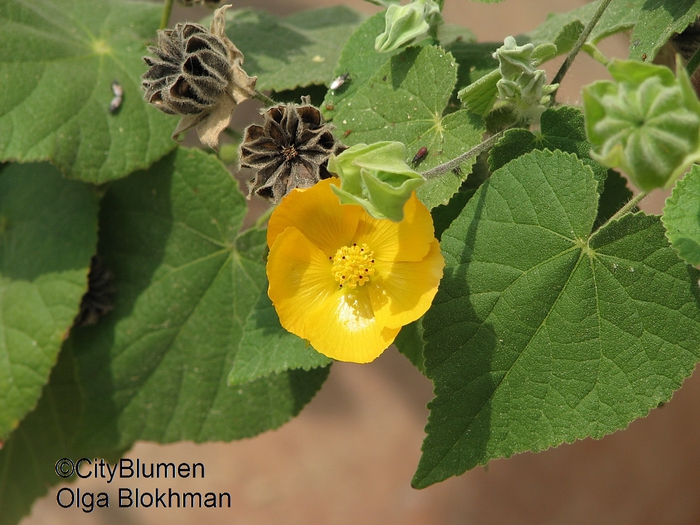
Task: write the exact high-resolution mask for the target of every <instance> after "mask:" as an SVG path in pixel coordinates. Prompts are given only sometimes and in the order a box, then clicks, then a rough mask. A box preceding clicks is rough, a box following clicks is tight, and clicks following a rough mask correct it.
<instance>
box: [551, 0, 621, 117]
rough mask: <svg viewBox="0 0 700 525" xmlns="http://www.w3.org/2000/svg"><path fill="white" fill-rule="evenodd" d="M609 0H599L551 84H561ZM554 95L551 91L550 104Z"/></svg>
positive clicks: (610, 0)
mask: <svg viewBox="0 0 700 525" xmlns="http://www.w3.org/2000/svg"><path fill="white" fill-rule="evenodd" d="M610 2H612V0H601V1H600V5H599V6H598V9H596V12H595V13H594V14H593V17H592V18H591V19H590V20H589V21H588V25H587V26H586V27H585V28H584V29H583V32H582V33H581V35H580V36H579V37H578V40H577V41H576V43H575V44H574V47H573V48H572V49H571V51H570V52H569V55H568V56H567V57H566V60H564V63H563V64H562V65H561V67H560V68H559V71H557V74H556V75H555V77H554V80H552V84H561V81H562V80H563V79H564V75H566V73H567V71H569V68H570V67H571V64H573V62H574V59H575V58H576V55H578V52H579V51H581V48H582V47H583V45H584V44H585V43H586V40H588V37H589V36H590V34H591V31H593V28H594V27H595V26H596V24H597V23H598V21H599V20H600V17H601V16H603V13H604V12H605V10H606V9H607V7H608V6H609V5H610ZM556 96H557V92H556V91H555V92H554V93H552V98H551V99H550V104H554V98H555V97H556Z"/></svg>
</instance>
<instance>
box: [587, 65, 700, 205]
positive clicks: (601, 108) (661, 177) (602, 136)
mask: <svg viewBox="0 0 700 525" xmlns="http://www.w3.org/2000/svg"><path fill="white" fill-rule="evenodd" d="M608 70H609V71H610V74H611V75H612V77H613V79H615V81H616V82H610V81H598V82H594V83H593V84H591V85H589V86H586V87H585V88H584V90H583V107H584V113H585V116H586V134H587V135H588V139H589V140H590V141H591V143H592V144H593V145H594V147H595V150H594V151H593V152H591V157H593V158H594V159H595V160H597V161H598V162H600V163H601V164H603V165H605V166H608V167H610V168H620V169H621V170H622V171H624V172H625V173H627V175H629V177H630V179H631V180H632V182H633V183H634V185H635V186H637V187H638V188H639V189H641V190H643V191H650V190H652V189H655V188H663V187H666V188H668V187H670V186H671V185H672V184H673V183H674V182H675V181H676V179H677V178H678V177H679V176H680V175H681V174H682V173H684V172H685V171H686V170H687V169H688V167H689V166H690V165H691V164H692V163H693V162H695V161H697V160H700V101H698V99H697V97H696V95H695V91H694V90H693V87H692V85H691V83H690V79H689V78H688V75H687V73H686V72H685V70H684V68H683V67H682V66H681V65H680V64H677V67H676V70H677V76H675V77H674V75H673V73H672V72H671V71H670V70H669V69H668V68H665V67H663V66H656V65H653V64H645V63H641V62H637V61H631V60H630V61H623V60H613V61H612V62H611V63H610V65H609V66H608Z"/></svg>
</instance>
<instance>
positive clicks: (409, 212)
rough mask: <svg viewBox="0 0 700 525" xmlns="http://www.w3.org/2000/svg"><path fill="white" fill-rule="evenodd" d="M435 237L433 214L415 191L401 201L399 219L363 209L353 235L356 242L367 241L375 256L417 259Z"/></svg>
mask: <svg viewBox="0 0 700 525" xmlns="http://www.w3.org/2000/svg"><path fill="white" fill-rule="evenodd" d="M434 239H435V230H434V228H433V218H432V217H431V216H430V211H428V208H426V207H425V205H424V204H423V203H422V202H420V201H419V200H418V197H416V194H415V192H414V193H413V194H412V195H411V198H410V199H408V201H406V204H405V205H404V219H403V220H402V221H401V222H394V221H390V220H387V219H375V218H373V217H370V216H369V215H368V214H366V213H365V214H363V217H362V218H361V219H360V222H359V224H358V225H357V234H356V235H355V242H357V243H358V244H362V243H367V246H369V247H370V249H371V250H372V251H373V252H374V257H375V259H378V260H382V261H420V260H422V259H423V258H424V257H425V256H426V254H427V253H428V250H429V249H430V243H431V242H432V241H433V240H434Z"/></svg>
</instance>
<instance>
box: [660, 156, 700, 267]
mask: <svg viewBox="0 0 700 525" xmlns="http://www.w3.org/2000/svg"><path fill="white" fill-rule="evenodd" d="M661 220H662V221H663V223H664V226H665V227H666V236H667V237H668V239H669V241H671V245H672V246H673V248H674V249H675V250H676V251H677V252H678V255H680V257H681V258H682V259H683V260H684V261H686V262H687V263H688V264H692V265H693V266H697V265H700V168H698V166H697V165H695V166H693V169H692V170H690V173H688V174H687V175H686V176H685V177H684V178H683V179H682V180H680V181H678V183H677V184H676V187H675V188H674V189H673V193H672V194H671V196H670V197H669V198H668V199H667V200H666V206H665V207H664V214H663V216H662V218H661Z"/></svg>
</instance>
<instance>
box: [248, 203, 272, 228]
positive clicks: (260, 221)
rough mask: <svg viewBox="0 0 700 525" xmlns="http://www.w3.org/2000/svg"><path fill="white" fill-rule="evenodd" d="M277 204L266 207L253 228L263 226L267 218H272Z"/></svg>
mask: <svg viewBox="0 0 700 525" xmlns="http://www.w3.org/2000/svg"><path fill="white" fill-rule="evenodd" d="M275 208H276V206H270V207H269V208H268V209H266V210H265V211H264V212H263V213H262V215H260V217H258V218H257V220H256V221H255V222H254V223H253V226H251V229H252V228H256V229H260V228H262V227H263V226H264V225H265V223H266V222H267V220H268V219H269V218H270V215H272V212H273V211H275Z"/></svg>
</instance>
